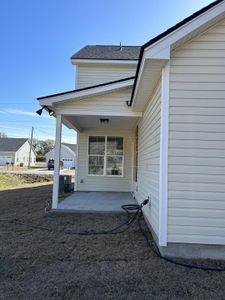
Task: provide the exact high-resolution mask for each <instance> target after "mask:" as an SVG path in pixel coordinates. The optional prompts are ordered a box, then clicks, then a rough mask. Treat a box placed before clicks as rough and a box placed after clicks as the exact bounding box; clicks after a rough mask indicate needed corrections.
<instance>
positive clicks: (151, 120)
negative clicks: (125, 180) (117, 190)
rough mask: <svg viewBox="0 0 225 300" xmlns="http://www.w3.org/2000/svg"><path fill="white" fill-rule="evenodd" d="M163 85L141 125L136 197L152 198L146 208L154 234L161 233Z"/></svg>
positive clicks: (155, 93) (147, 109)
mask: <svg viewBox="0 0 225 300" xmlns="http://www.w3.org/2000/svg"><path fill="white" fill-rule="evenodd" d="M160 114H161V85H160V84H158V86H157V88H156V90H155V92H154V94H153V96H152V98H151V99H150V101H149V103H148V106H147V107H146V110H145V112H144V115H143V118H142V120H141V122H140V123H139V132H138V135H139V141H138V143H139V145H138V179H137V190H136V192H135V196H136V198H137V200H138V201H139V202H141V201H143V200H144V199H146V198H147V197H148V196H151V206H150V207H144V212H145V214H146V217H147V218H148V220H149V222H150V224H151V226H152V228H153V230H154V232H155V233H156V235H157V236H158V233H159V157H160V143H159V142H160V121H161V117H160Z"/></svg>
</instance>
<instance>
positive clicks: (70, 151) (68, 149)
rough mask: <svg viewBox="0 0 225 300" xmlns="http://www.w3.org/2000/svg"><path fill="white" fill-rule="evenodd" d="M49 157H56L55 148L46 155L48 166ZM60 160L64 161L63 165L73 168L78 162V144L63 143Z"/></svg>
mask: <svg viewBox="0 0 225 300" xmlns="http://www.w3.org/2000/svg"><path fill="white" fill-rule="evenodd" d="M49 159H54V148H53V149H51V150H50V151H49V152H48V153H47V154H46V157H45V161H46V166H48V161H49ZM60 160H61V161H63V167H64V168H68V169H72V168H75V164H76V144H67V143H62V145H61V154H60Z"/></svg>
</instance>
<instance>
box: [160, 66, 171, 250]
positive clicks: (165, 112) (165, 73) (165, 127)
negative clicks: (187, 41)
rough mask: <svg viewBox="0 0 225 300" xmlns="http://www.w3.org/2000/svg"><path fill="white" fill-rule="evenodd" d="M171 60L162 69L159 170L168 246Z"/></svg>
mask: <svg viewBox="0 0 225 300" xmlns="http://www.w3.org/2000/svg"><path fill="white" fill-rule="evenodd" d="M169 76H170V64H169V62H168V63H167V64H166V66H165V67H164V68H163V70H162V87H161V92H162V94H161V130H160V172H159V246H167V223H168V222H167V221H168V146H169V80H170V78H169Z"/></svg>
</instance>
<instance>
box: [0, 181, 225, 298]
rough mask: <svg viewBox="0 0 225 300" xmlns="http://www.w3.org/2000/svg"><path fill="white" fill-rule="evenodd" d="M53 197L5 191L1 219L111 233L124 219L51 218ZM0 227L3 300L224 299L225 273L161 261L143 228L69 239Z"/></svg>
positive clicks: (41, 190) (37, 191)
mask: <svg viewBox="0 0 225 300" xmlns="http://www.w3.org/2000/svg"><path fill="white" fill-rule="evenodd" d="M50 198H51V186H50V185H49V186H40V187H34V188H24V189H18V190H8V191H1V192H0V205H1V210H0V214H1V216H0V218H1V219H3V218H9V219H15V218H17V219H21V220H23V221H24V222H27V223H33V224H36V225H41V226H47V227H48V228H52V229H57V230H78V231H85V230H90V229H92V230H102V229H108V228H112V227H114V226H115V225H116V224H119V223H121V222H122V221H123V220H124V218H125V216H124V215H122V214H121V215H112V214H110V215H104V214H99V215H97V214H89V215H88V214H73V215H56V214H55V215H45V214H44V208H45V206H46V201H49V200H50ZM0 226H1V229H0V238H1V244H0V299H2V300H3V299H4V300H8V299H12V300H20V299H24V300H30V299H35V300H39V299H54V300H55V299H56V300H58V299H62V300H66V299H76V300H80V299H81V300H82V299H85V300H86V299H90V300H94V299H96V300H101V299H104V300H108V299H116V300H120V299H124V300H129V299H135V300H136V299H138V300H139V299H144V300H145V299H146V300H149V299H160V300H161V299H198V300H199V299H204V300H205V299H217V300H218V299H225V272H224V273H216V272H210V271H201V270H191V269H186V268H184V267H180V266H176V265H173V264H170V263H168V262H165V261H163V260H160V259H159V258H158V257H156V256H155V254H154V253H153V252H152V251H151V250H150V249H149V247H148V246H147V244H146V240H145V239H144V238H143V236H142V235H141V234H140V231H139V227H138V225H137V224H134V225H133V227H131V228H130V229H129V231H127V232H125V233H121V234H118V235H99V236H78V235H65V234H63V233H60V234H59V233H53V232H49V231H44V230H43V231H41V230H39V229H32V228H28V227H24V226H21V225H15V224H13V223H6V222H0ZM145 230H146V232H147V228H146V227H145ZM149 238H150V239H151V236H150V234H149Z"/></svg>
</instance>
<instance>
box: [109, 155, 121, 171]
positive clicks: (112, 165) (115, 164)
mask: <svg viewBox="0 0 225 300" xmlns="http://www.w3.org/2000/svg"><path fill="white" fill-rule="evenodd" d="M106 174H107V175H120V176H121V175H123V157H122V156H108V157H107V166H106Z"/></svg>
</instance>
